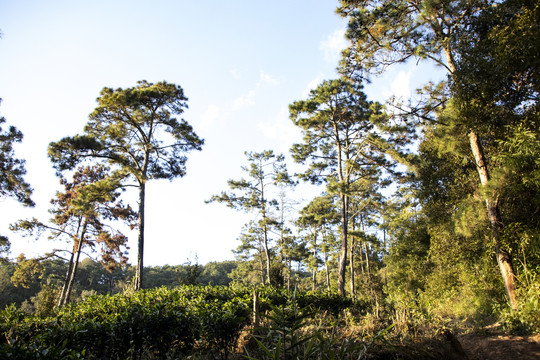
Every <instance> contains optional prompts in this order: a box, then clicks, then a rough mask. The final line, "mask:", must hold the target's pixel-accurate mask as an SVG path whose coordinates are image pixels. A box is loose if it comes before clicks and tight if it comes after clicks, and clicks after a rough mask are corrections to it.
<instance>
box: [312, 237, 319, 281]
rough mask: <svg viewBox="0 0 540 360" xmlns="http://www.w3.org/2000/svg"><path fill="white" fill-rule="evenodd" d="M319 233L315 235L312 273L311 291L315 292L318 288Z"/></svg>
mask: <svg viewBox="0 0 540 360" xmlns="http://www.w3.org/2000/svg"><path fill="white" fill-rule="evenodd" d="M317 268H318V264H317V231H315V233H314V234H313V272H312V282H311V290H313V291H315V289H316V288H317Z"/></svg>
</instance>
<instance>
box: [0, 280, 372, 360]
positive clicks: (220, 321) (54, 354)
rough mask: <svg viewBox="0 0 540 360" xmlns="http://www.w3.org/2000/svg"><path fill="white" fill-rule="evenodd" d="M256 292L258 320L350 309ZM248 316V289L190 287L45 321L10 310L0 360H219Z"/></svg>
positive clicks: (319, 298) (106, 300)
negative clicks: (188, 359)
mask: <svg viewBox="0 0 540 360" xmlns="http://www.w3.org/2000/svg"><path fill="white" fill-rule="evenodd" d="M257 291H258V293H259V294H260V299H261V300H260V305H261V312H262V313H264V312H267V311H268V312H270V311H275V309H277V308H284V307H285V306H287V304H289V305H290V304H292V303H291V301H293V302H294V305H293V306H294V307H295V308H296V307H300V308H306V309H309V312H310V313H313V312H328V313H334V312H339V311H341V310H343V309H345V308H347V307H349V306H352V304H353V303H352V302H351V301H350V300H346V299H343V298H341V297H339V296H336V295H326V294H314V293H297V294H296V296H295V297H294V299H293V300H291V297H290V296H289V294H288V293H287V292H286V291H285V290H279V289H272V288H260V289H257ZM362 306H363V305H362ZM362 306H360V308H362ZM252 308H253V289H250V288H246V287H241V288H234V287H223V286H216V287H211V286H193V285H190V286H183V287H179V288H176V289H166V288H159V289H153V290H141V291H138V292H130V293H124V294H116V295H112V296H110V295H95V296H89V297H87V298H86V299H85V300H84V301H82V302H80V303H76V304H71V305H68V306H66V307H64V308H61V309H53V310H52V311H51V312H48V313H45V312H42V313H40V312H36V313H34V314H27V313H25V312H23V311H22V310H21V309H17V308H16V307H15V306H11V307H8V308H6V309H5V310H4V311H1V312H0V333H1V334H0V335H1V339H0V358H6V359H77V358H90V359H118V358H122V359H123V358H133V359H139V358H141V357H142V358H149V359H152V358H165V357H169V358H171V357H172V358H182V357H185V356H187V355H188V354H189V355H192V354H200V355H204V356H211V357H212V358H216V357H222V358H226V357H227V355H228V354H229V353H230V352H231V351H232V350H233V349H234V346H235V344H236V342H237V339H238V337H239V334H240V332H241V331H242V329H243V328H245V327H246V326H247V325H248V324H249V323H250V321H251V319H250V315H251V309H252ZM272 309H274V310H272ZM306 311H307V310H306Z"/></svg>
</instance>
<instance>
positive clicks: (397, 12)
mask: <svg viewBox="0 0 540 360" xmlns="http://www.w3.org/2000/svg"><path fill="white" fill-rule="evenodd" d="M336 12H337V13H338V14H339V15H341V16H342V17H343V18H345V19H346V20H347V21H348V27H347V31H346V38H347V41H348V42H349V47H348V48H346V49H345V50H344V51H343V53H342V58H341V61H340V63H339V64H337V66H338V70H339V74H340V76H339V77H338V78H335V79H327V80H325V81H322V82H321V83H320V84H319V85H318V86H316V87H315V88H313V89H311V91H310V92H309V95H308V96H307V97H306V98H304V99H299V100H297V101H294V102H292V103H291V104H289V117H290V120H291V121H292V122H293V123H294V125H295V126H297V127H298V128H299V129H301V131H302V135H303V140H302V142H299V143H295V144H291V147H290V156H291V157H292V159H293V160H294V162H295V163H297V164H298V165H300V166H301V168H302V169H303V170H302V171H301V172H299V173H295V174H293V173H290V171H289V170H288V165H290V164H287V161H286V157H285V156H284V154H279V153H277V152H275V151H274V150H271V149H268V150H265V151H261V152H256V151H251V150H250V149H246V152H245V162H244V163H242V164H238V167H239V168H241V169H242V172H243V175H244V176H243V177H242V178H237V179H231V180H229V181H228V183H226V184H223V191H222V192H221V193H219V194H213V195H210V196H209V197H208V198H207V199H202V201H206V202H207V203H220V204H222V205H223V206H228V207H230V208H231V211H232V210H236V211H241V212H246V213H248V214H250V215H251V216H252V221H250V222H249V223H247V224H245V226H244V227H243V228H242V229H239V235H238V247H237V248H236V249H234V254H235V260H234V261H225V262H210V263H207V264H199V263H198V260H197V259H192V260H188V261H186V262H185V263H184V264H182V265H175V266H169V265H164V266H151V267H149V266H144V262H143V259H144V249H145V247H151V246H152V243H151V242H145V237H144V234H145V232H144V229H145V203H146V200H147V199H146V184H147V182H149V181H152V180H157V179H166V180H170V181H173V180H174V179H177V178H181V177H183V176H185V175H186V174H187V172H188V171H189V169H188V167H187V165H186V162H187V159H188V155H189V153H191V152H192V151H204V145H205V141H204V139H202V138H200V137H199V136H198V135H197V134H196V131H195V129H194V128H193V127H192V126H191V125H190V124H189V123H188V122H187V121H186V120H184V119H182V118H181V115H182V114H183V112H184V110H185V109H186V108H187V106H188V99H187V97H186V96H185V94H184V90H183V88H182V87H181V86H180V85H178V84H173V83H169V82H167V81H161V82H157V83H151V82H148V81H145V80H142V81H139V82H138V83H137V84H135V85H134V86H133V87H130V88H117V89H113V88H109V87H105V88H103V90H102V91H101V93H100V94H99V97H98V99H97V107H96V108H95V110H94V111H93V112H92V113H91V114H90V115H89V118H88V121H87V123H86V125H85V127H84V129H83V130H82V132H80V133H79V134H75V135H71V136H68V135H69V134H60V136H65V137H62V138H59V139H51V142H50V145H49V148H48V156H49V159H50V161H51V164H52V166H53V167H54V169H55V170H56V172H57V176H58V179H59V183H60V185H61V187H62V190H61V191H58V192H57V193H56V195H55V197H54V198H53V199H51V202H50V210H49V212H50V215H51V217H50V219H36V218H32V219H21V220H20V221H18V222H16V223H13V224H11V226H10V229H9V231H13V232H17V233H19V234H23V235H24V236H29V237H35V238H40V239H42V240H45V239H63V240H64V241H65V242H66V243H68V244H69V251H68V250H65V249H54V250H51V251H50V252H48V253H45V254H43V255H42V256H39V257H35V258H26V257H25V256H24V254H21V255H19V256H18V257H17V258H10V251H9V250H10V241H9V233H7V231H6V230H7V229H2V230H1V231H2V233H1V234H0V289H1V291H0V308H1V309H3V310H1V312H0V319H1V321H0V333H1V335H2V336H1V338H0V358H6V359H76V358H89V359H105V358H107V359H109V358H110V359H120V358H130V359H158V358H159V359H166V358H167V359H169V358H192V359H214V358H222V359H226V358H233V359H236V358H247V359H352V358H354V359H437V358H452V359H467V358H469V359H476V358H482V357H474V356H475V355H476V356H480V355H478V354H475V353H474V352H475V350H471V348H470V347H468V346H469V345H470V343H469V342H468V340H467V339H471V336H478V337H479V338H480V337H482V336H484V337H487V336H499V335H506V336H518V335H519V336H526V337H527V339H532V340H531V342H530V344H529V345H530V348H528V349H529V350H523V351H525V352H524V353H519V354H520V355H522V356H523V357H522V358H523V359H529V358H530V359H533V358H535V356H539V355H540V345H539V343H540V341H539V340H540V339H539V338H538V335H539V334H540V131H539V110H540V104H539V97H540V93H539V90H540V89H539V82H538V80H539V69H540V30H539V27H540V26H539V24H540V16H539V15H540V3H538V2H537V1H532V0H503V1H491V0H472V1H442V0H423V1H422V0H381V1H371V0H341V1H340V2H339V4H338V7H337V9H336ZM407 61H414V62H417V63H418V64H419V66H423V65H422V64H425V66H427V64H437V65H438V66H439V67H440V68H442V69H444V71H445V73H446V78H445V79H444V80H443V81H441V82H440V83H427V84H425V85H424V86H423V87H422V88H421V89H418V90H417V97H414V98H410V99H398V98H389V99H387V101H386V102H385V103H379V102H376V101H372V100H370V99H369V98H368V96H367V95H366V94H365V93H364V86H365V85H366V84H367V83H368V82H369V81H370V79H372V78H373V77H375V76H378V75H380V74H383V73H384V72H385V71H386V70H387V69H388V68H390V67H392V66H397V65H399V64H402V63H405V62H407ZM8 121H9V119H5V118H3V117H0V126H1V127H0V146H1V152H0V168H1V170H2V171H1V172H0V198H2V199H4V198H13V199H16V200H17V201H18V202H20V203H21V204H23V205H24V206H29V207H31V206H34V201H33V200H32V190H33V188H32V187H33V186H38V184H29V183H27V182H26V180H25V174H26V170H25V160H24V159H21V158H19V157H17V154H15V151H14V145H15V144H16V143H19V142H21V141H23V134H22V132H21V131H19V130H18V129H17V128H16V127H15V126H12V125H11V126H9V125H8V124H9V122H8ZM289 167H290V166H289ZM302 183H309V184H313V185H317V186H318V188H319V189H320V195H318V196H316V197H314V198H312V199H310V200H309V201H307V202H306V203H305V204H302V207H301V209H300V210H299V211H297V210H295V209H296V208H297V206H298V204H297V203H295V202H294V200H293V198H292V197H291V194H292V193H293V192H294V191H295V188H297V187H298V186H300V185H301V184H302ZM178 186H182V185H181V182H178ZM132 192H133V193H136V194H137V197H136V199H137V201H134V202H132V203H129V202H126V198H125V194H126V193H132ZM2 205H3V204H1V203H0V206H2ZM126 229H131V230H136V233H137V236H138V238H137V249H136V252H135V253H134V254H133V257H132V258H129V259H128V251H127V248H126V244H127V236H126V235H125V234H124V233H123V231H124V232H125V230H126ZM171 231H172V229H171ZM129 256H132V254H131V253H129ZM128 260H131V261H132V263H133V264H134V265H130V264H129V263H128ZM467 336H469V338H467ZM475 339H477V338H475ZM534 339H536V340H534ZM535 344H536V347H534V346H535ZM493 349H495V347H492V349H491V350H492V351H495V350H493ZM478 351H480V350H478ZM501 351H502V350H501ZM508 351H510V352H509V353H505V354H503V353H500V354H498V356H500V357H496V356H495V355H493V354H492V355H493V356H494V357H489V358H504V356H506V355H508V354H514V355H516V353H515V349H512V348H509V350H508ZM511 351H514V352H513V353H512V352H511ZM520 351H521V350H520ZM527 351H528V352H527ZM496 355H497V354H496ZM484 356H489V355H484ZM486 358H488V357H486Z"/></svg>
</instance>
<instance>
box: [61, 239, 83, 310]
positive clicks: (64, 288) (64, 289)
mask: <svg viewBox="0 0 540 360" xmlns="http://www.w3.org/2000/svg"><path fill="white" fill-rule="evenodd" d="M77 247H78V244H73V251H72V252H71V257H70V259H69V266H68V269H67V272H66V276H65V277H64V284H63V285H62V291H61V292H60V298H59V299H58V303H57V306H59V307H60V306H64V305H65V304H66V293H67V288H68V283H69V279H70V277H71V271H72V270H73V261H74V258H75V252H76V251H77V250H76V248H77Z"/></svg>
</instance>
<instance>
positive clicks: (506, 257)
mask: <svg viewBox="0 0 540 360" xmlns="http://www.w3.org/2000/svg"><path fill="white" fill-rule="evenodd" d="M443 50H444V56H445V58H446V62H447V66H448V70H449V72H450V74H451V75H453V74H454V72H455V71H456V65H455V61H454V57H453V56H452V52H451V50H450V49H449V48H447V47H443ZM468 137H469V145H470V147H471V151H472V153H473V156H474V160H475V162H476V169H477V171H478V175H479V177H480V184H481V185H482V186H487V185H488V183H489V172H488V169H487V164H486V158H485V155H484V152H483V149H482V144H481V143H480V140H479V139H478V135H477V134H476V132H475V131H474V130H472V129H471V130H470V132H469V134H468ZM485 203H486V212H487V216H488V219H489V223H490V226H491V234H492V236H493V239H494V241H495V256H496V258H497V264H498V265H499V270H500V271H501V276H502V278H503V282H504V288H505V290H506V294H507V295H508V300H509V301H510V306H512V307H513V308H515V307H516V306H517V300H516V292H515V290H516V289H515V288H516V284H515V281H516V275H515V272H514V267H513V266H512V256H511V255H510V253H508V252H507V251H505V250H504V249H501V241H500V240H501V233H502V230H503V227H504V225H503V222H502V219H501V215H500V212H499V205H498V200H497V199H493V198H492V197H491V196H490V195H488V196H487V197H486V200H485Z"/></svg>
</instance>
